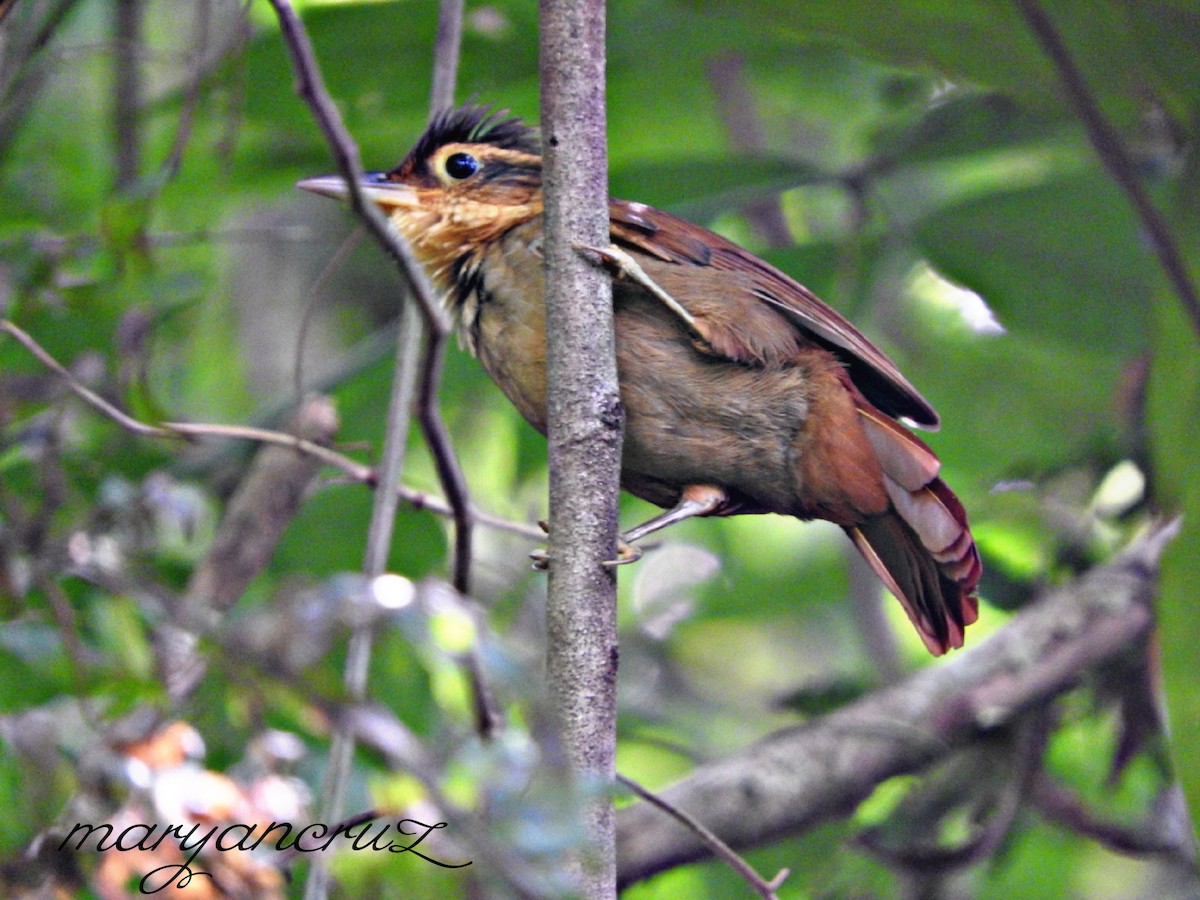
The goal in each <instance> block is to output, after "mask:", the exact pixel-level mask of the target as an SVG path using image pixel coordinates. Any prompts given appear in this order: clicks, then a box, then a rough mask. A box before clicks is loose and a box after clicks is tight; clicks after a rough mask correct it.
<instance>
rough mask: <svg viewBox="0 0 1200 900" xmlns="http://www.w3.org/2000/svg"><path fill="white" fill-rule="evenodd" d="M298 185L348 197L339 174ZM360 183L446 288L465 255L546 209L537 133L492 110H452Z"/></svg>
mask: <svg viewBox="0 0 1200 900" xmlns="http://www.w3.org/2000/svg"><path fill="white" fill-rule="evenodd" d="M297 187H299V188H302V189H304V190H306V191H312V192H313V193H317V194H323V195H325V196H327V197H336V198H339V199H343V198H345V197H347V196H348V195H349V190H348V189H347V186H346V183H345V181H344V180H343V179H342V177H341V176H339V175H326V176H321V177H318V178H306V179H304V180H303V181H301V182H299V183H298V184H297ZM361 188H362V192H363V194H364V195H365V196H366V197H367V198H368V199H370V200H372V201H373V202H374V203H376V204H377V205H378V206H379V207H380V208H381V209H382V210H383V211H384V213H385V214H386V215H387V216H388V217H389V218H390V219H391V220H392V222H393V224H395V226H396V228H397V229H398V230H399V231H400V233H401V234H403V235H404V237H405V238H407V239H408V241H409V243H410V244H411V245H412V247H413V251H414V252H415V253H416V255H417V258H418V259H419V260H420V261H421V263H422V264H423V265H424V266H425V267H426V268H427V269H428V270H429V272H430V274H431V276H432V277H433V279H434V281H436V282H438V283H439V285H440V286H441V287H443V288H446V287H448V286H449V285H450V283H451V281H452V280H453V278H454V273H455V271H456V269H461V268H462V265H463V262H464V261H465V260H469V259H471V258H473V257H475V256H476V254H477V253H478V252H479V250H480V249H481V248H483V247H485V246H486V245H487V244H488V243H489V242H491V241H493V240H496V239H497V238H499V237H500V236H501V235H502V234H504V233H505V232H506V231H508V230H509V229H510V228H513V227H515V226H517V225H520V224H521V223H523V222H526V221H528V220H530V219H532V218H533V217H534V216H537V215H540V214H541V212H542V157H541V151H540V147H539V140H538V132H537V130H536V129H534V128H531V127H529V126H527V125H525V124H524V123H523V122H521V121H520V120H519V119H510V118H504V117H503V115H501V114H498V113H495V112H493V111H492V110H491V109H490V108H488V107H480V106H462V107H458V108H456V109H452V110H448V111H447V112H445V113H442V114H441V115H439V116H437V117H436V118H435V119H434V120H433V122H432V123H431V124H430V125H429V127H428V128H427V129H426V131H425V133H424V134H423V135H422V136H421V138H420V139H419V140H418V141H417V143H416V145H415V146H414V147H413V148H412V150H410V151H409V153H408V155H407V156H406V157H405V158H404V160H403V162H401V163H400V165H398V166H396V168H394V169H392V170H391V171H388V172H370V173H368V174H367V175H366V176H365V177H364V179H363V182H362V184H361Z"/></svg>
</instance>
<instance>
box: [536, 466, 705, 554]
mask: <svg viewBox="0 0 1200 900" xmlns="http://www.w3.org/2000/svg"><path fill="white" fill-rule="evenodd" d="M728 500H729V496H728V495H727V494H726V493H725V492H724V491H723V490H721V489H720V488H719V487H716V486H715V485H711V484H689V485H688V486H687V487H685V488H684V489H683V493H681V494H680V495H679V502H678V503H676V504H675V505H674V506H673V507H671V508H670V509H668V510H667V511H666V512H664V513H659V514H658V515H657V516H655V517H654V518H653V519H649V520H647V521H645V522H643V523H642V524H641V525H638V526H636V527H635V528H630V529H629V530H628V531H626V532H625V533H624V534H622V535H620V536H619V537H618V538H617V558H616V559H610V560H605V563H604V564H605V565H606V566H623V565H626V564H627V563H631V562H637V561H638V560H639V559H641V558H642V551H641V550H640V549H638V548H637V547H636V546H634V541H640V540H641V539H642V538H644V537H646V536H647V535H650V534H653V533H654V532H656V531H661V530H662V529H664V528H666V527H667V526H668V525H674V524H675V523H676V522H682V521H683V520H684V519H690V518H692V517H694V516H707V515H710V514H711V513H713V512H715V511H716V510H718V509H720V508H721V507H722V506H723V505H724V504H725V503H726V502H727V501H728ZM538 524H539V525H541V526H542V530H543V531H545V532H547V533H549V531H550V527H549V526H548V525H547V524H546V523H545V522H538ZM529 557H530V559H532V560H533V567H534V568H535V569H546V568H548V567H549V565H550V556H549V554H548V553H547V552H546V551H545V550H534V551H533V552H532V553H530V554H529Z"/></svg>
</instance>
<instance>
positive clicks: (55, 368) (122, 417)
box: [0, 319, 177, 437]
mask: <svg viewBox="0 0 1200 900" xmlns="http://www.w3.org/2000/svg"><path fill="white" fill-rule="evenodd" d="M0 331H4V332H6V333H8V334H10V335H12V337H14V338H16V340H17V342H18V343H20V344H21V346H23V347H24V348H25V349H26V350H28V351H29V352H30V353H31V354H33V356H34V357H36V359H37V361H38V362H40V363H41V364H42V365H43V366H45V367H46V368H47V369H50V370H51V371H52V372H54V373H55V374H57V375H58V376H59V377H60V378H62V379H63V381H65V382H66V383H67V386H68V387H70V389H71V390H72V391H73V392H74V393H75V394H76V396H78V397H79V398H80V399H82V400H83V401H85V402H86V403H87V404H88V405H89V406H91V407H93V408H94V409H97V410H99V411H100V412H102V413H103V414H104V415H106V416H108V418H110V419H112V420H113V421H114V422H116V423H117V424H118V425H120V426H121V427H122V428H124V429H125V430H126V431H132V432H133V433H134V434H140V435H143V436H146V437H176V436H177V435H176V434H174V433H172V432H171V431H170V430H168V429H166V428H161V427H158V426H156V425H146V424H144V423H142V422H139V421H138V420H137V419H134V418H132V417H131V416H128V415H126V414H125V413H123V412H121V410H119V409H117V408H116V407H115V406H113V405H112V404H111V403H109V402H108V401H107V400H105V399H104V398H103V397H101V396H100V395H99V394H97V393H96V392H95V391H93V390H92V389H91V388H89V387H87V386H86V385H84V384H83V383H82V382H81V381H79V379H78V378H76V377H75V376H74V375H72V374H71V372H70V371H69V370H68V369H67V368H66V367H65V366H64V365H63V364H62V363H60V362H59V361H58V360H57V359H55V358H54V357H53V356H51V355H50V354H49V353H47V352H46V351H45V350H44V349H43V348H42V345H41V344H39V343H38V342H37V341H35V340H34V339H33V338H32V337H30V336H29V334H28V333H26V332H25V331H24V330H22V329H21V328H19V327H18V326H17V325H15V324H13V323H12V322H10V321H9V320H8V319H0Z"/></svg>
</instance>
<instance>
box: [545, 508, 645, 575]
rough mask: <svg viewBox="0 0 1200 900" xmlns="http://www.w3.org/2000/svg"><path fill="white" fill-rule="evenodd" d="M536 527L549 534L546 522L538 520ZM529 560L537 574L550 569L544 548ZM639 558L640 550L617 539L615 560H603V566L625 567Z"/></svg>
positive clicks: (640, 556)
mask: <svg viewBox="0 0 1200 900" xmlns="http://www.w3.org/2000/svg"><path fill="white" fill-rule="evenodd" d="M538 525H540V526H541V528H542V531H544V532H546V534H549V533H550V525H549V523H548V522H546V521H545V520H539V521H538ZM529 558H530V559H531V560H532V561H533V568H535V569H537V570H538V571H539V572H545V571H546V570H547V569H549V568H550V559H551V557H550V552H549V551H548V550H546V549H544V548H541V547H539V548H538V549H537V550H533V551H531V552H530V554H529ZM641 558H642V551H641V549H640V548H638V547H635V546H634V545H633V544H630V543H628V542H626V541H625V539H624V538H622V537H618V538H617V558H616V559H606V560H604V562H603V565H606V566H610V567H611V566H625V565H628V564H629V563H633V562H637V561H638V560H639V559H641Z"/></svg>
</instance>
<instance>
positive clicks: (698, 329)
mask: <svg viewBox="0 0 1200 900" xmlns="http://www.w3.org/2000/svg"><path fill="white" fill-rule="evenodd" d="M299 187H301V188H303V189H305V190H309V191H313V192H315V193H318V194H324V195H327V196H331V197H337V198H344V197H345V196H346V195H347V193H348V191H347V188H346V184H345V182H344V181H343V180H342V179H341V178H340V177H339V176H325V177H318V178H310V179H306V180H304V181H301V182H300V183H299ZM362 190H363V192H364V194H365V195H366V196H367V197H368V198H370V199H371V200H372V201H374V202H375V203H377V204H378V205H379V206H380V207H381V208H382V209H383V211H384V212H385V213H386V214H387V215H388V216H389V217H390V218H391V221H392V222H393V223H394V224H395V226H396V228H397V229H398V230H399V231H400V233H401V234H403V235H404V237H405V238H407V239H408V241H409V242H410V243H411V245H412V248H413V251H414V252H415V253H416V255H417V257H418V259H419V260H420V261H421V263H422V265H423V266H424V267H425V268H426V270H427V272H428V273H429V275H430V277H431V279H432V281H433V282H434V284H435V285H436V286H437V287H438V288H439V289H441V290H443V291H444V292H445V303H446V305H447V307H448V309H449V310H450V312H451V314H452V316H453V319H454V321H455V324H456V327H457V329H458V332H459V334H460V335H461V337H462V338H463V339H464V341H465V343H466V345H467V346H468V347H469V348H470V350H471V352H472V353H473V354H475V356H476V357H478V359H479V361H480V362H481V363H482V364H483V367H484V368H485V369H486V370H487V373H488V374H489V375H490V376H491V377H492V379H493V380H494V381H495V382H496V384H497V385H499V387H500V389H501V390H502V391H504V393H505V394H506V395H507V396H508V398H509V399H510V400H511V401H512V402H513V404H514V405H515V406H516V407H517V409H518V410H520V412H521V414H522V415H523V416H524V417H525V418H526V419H527V420H528V421H529V422H530V424H532V425H533V426H534V427H535V428H537V429H538V430H539V431H541V432H542V433H545V430H546V313H545V303H544V295H545V274H544V271H543V261H542V256H541V245H542V229H543V217H542V159H541V155H540V149H539V136H538V132H537V130H536V129H534V128H531V127H529V126H527V125H525V124H523V123H522V122H521V121H520V120H518V119H511V118H504V117H503V116H502V115H499V114H495V113H493V112H492V111H491V110H490V109H489V108H486V107H477V106H465V107H461V108H457V109H453V110H450V111H448V112H446V113H444V114H442V115H441V116H439V117H438V118H436V119H435V120H434V121H433V122H432V124H431V125H430V126H429V128H428V129H427V130H426V132H425V134H424V135H422V137H421V138H420V139H419V140H418V141H417V143H416V145H415V146H414V147H413V149H412V150H411V151H410V152H409V154H408V155H407V156H406V157H405V158H404V160H403V162H401V163H400V165H398V166H397V167H396V168H394V169H392V170H391V171H389V172H379V173H371V174H368V175H367V176H366V177H365V180H364V183H363V184H362ZM609 212H610V216H611V222H612V224H611V238H612V246H611V247H608V248H596V250H597V254H598V256H599V257H600V258H601V259H602V260H604V262H605V264H606V265H607V266H608V267H609V268H610V270H611V271H612V274H613V303H614V314H615V327H616V348H617V370H618V375H619V379H620V392H621V401H622V404H623V405H624V407H625V416H626V425H625V443H624V452H623V457H622V463H621V482H622V485H623V487H624V488H625V489H626V490H628V491H629V492H630V493H632V494H635V495H636V496H638V497H641V498H643V499H645V500H648V501H650V502H651V503H654V504H657V505H658V506H660V507H663V508H664V509H666V510H668V511H667V512H665V513H663V514H662V515H660V516H657V517H655V518H654V519H651V520H650V521H649V522H647V523H645V524H644V525H642V526H640V527H638V528H635V529H633V530H632V531H630V532H627V533H626V534H625V536H624V537H625V539H626V540H628V541H634V540H637V539H638V538H641V537H644V536H645V535H646V534H649V533H650V532H652V531H655V530H657V529H659V528H661V527H663V526H665V525H667V524H670V523H672V522H675V521H678V520H680V519H684V518H687V517H689V516H694V515H706V516H727V515H734V514H742V513H782V514H785V515H792V516H796V517H798V518H801V519H827V520H829V521H830V522H834V523H836V524H838V525H840V526H841V527H842V528H843V529H844V530H845V532H846V534H848V535H849V536H850V539H851V540H852V541H853V542H854V545H855V546H856V547H857V548H858V550H859V551H860V552H861V553H862V555H863V556H864V557H865V558H866V560H867V562H868V563H870V565H871V567H872V568H873V569H874V571H875V572H876V573H877V574H878V575H879V577H880V579H882V581H883V583H884V584H885V585H886V586H887V587H888V589H889V590H890V591H891V592H892V593H893V594H895V595H896V597H897V598H899V600H900V602H901V603H902V604H903V605H904V609H905V611H906V612H907V613H908V616H909V618H910V619H911V620H912V622H913V624H914V625H915V626H916V628H917V631H918V632H919V633H920V635H921V638H922V639H923V640H924V642H925V645H926V646H927V647H928V648H929V650H930V652H932V653H934V654H941V653H945V652H946V651H947V650H949V649H951V648H954V647H960V646H962V643H963V629H964V628H965V627H966V626H967V625H969V624H971V623H972V622H973V621H974V620H975V618H976V616H977V615H978V612H977V600H976V597H975V589H976V585H977V584H978V582H979V575H980V562H979V555H978V552H977V551H976V549H975V543H974V541H973V539H972V537H971V532H970V530H969V528H968V525H967V517H966V514H965V512H964V511H963V508H962V505H961V504H960V503H959V501H958V499H957V498H956V497H955V496H954V494H953V493H952V492H951V491H950V489H949V488H948V487H946V485H945V484H944V483H943V482H942V481H941V479H940V478H938V469H939V466H940V463H939V461H938V459H937V457H936V456H935V455H934V453H933V451H932V450H930V449H929V447H927V446H926V445H925V444H924V443H923V442H922V441H921V440H920V439H918V438H917V437H916V436H914V435H913V434H912V433H911V432H909V431H908V430H907V429H906V428H904V427H903V426H902V425H901V424H900V423H899V422H898V421H897V420H898V419H899V418H901V417H903V418H905V419H907V420H909V421H911V422H912V423H914V424H916V425H921V426H926V427H930V428H936V427H937V426H938V424H939V422H938V416H937V413H936V412H934V410H933V408H932V407H931V406H930V405H929V403H928V402H927V401H926V400H925V399H924V398H923V397H922V396H921V395H920V394H919V393H917V391H916V389H915V388H914V387H913V386H912V385H911V384H909V382H908V381H907V380H906V379H905V378H904V376H903V375H901V374H900V372H899V370H898V369H897V368H896V366H895V364H894V363H893V362H892V361H891V360H890V359H888V357H887V356H885V355H884V354H883V353H882V352H881V351H880V350H879V349H878V348H876V347H875V346H874V345H873V344H871V342H870V341H868V340H867V339H866V338H865V337H863V335H862V334H861V333H859V331H858V330H857V329H856V328H855V327H854V326H853V325H851V324H850V323H849V322H847V321H846V320H845V319H843V318H842V317H841V316H840V315H838V314H837V313H836V312H834V311H833V310H832V309H830V308H829V307H828V306H826V305H825V304H824V303H822V302H821V301H820V300H818V299H817V298H816V297H815V296H814V295H813V294H812V293H811V292H810V291H808V290H807V289H806V288H805V287H804V286H802V285H800V284H798V283H797V282H795V281H793V280H792V279H791V278H789V277H788V276H787V275H784V274H783V273H782V272H780V271H779V270H777V269H775V268H773V267H772V266H770V265H768V264H767V263H766V262H764V261H763V260H761V259H759V258H758V257H756V256H754V255H752V254H750V253H748V252H747V251H745V250H743V249H742V248H740V247H738V246H736V245H735V244H733V243H731V242H730V241H727V240H726V239H725V238H723V237H721V236H719V235H717V234H714V233H713V232H711V231H707V230H705V229H703V228H700V227H697V226H695V225H692V224H690V223H688V222H685V221H683V220H681V219H678V218H676V217H675V216H672V215H670V214H668V213H665V212H662V211H660V210H657V209H653V208H651V207H649V206H646V205H645V204H642V203H632V202H629V201H626V200H615V199H614V200H611V201H610V205H609Z"/></svg>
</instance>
